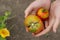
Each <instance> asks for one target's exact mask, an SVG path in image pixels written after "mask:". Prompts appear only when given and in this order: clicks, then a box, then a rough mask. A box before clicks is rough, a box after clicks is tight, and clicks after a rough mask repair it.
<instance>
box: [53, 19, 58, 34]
mask: <svg viewBox="0 0 60 40" xmlns="http://www.w3.org/2000/svg"><path fill="white" fill-rule="evenodd" d="M58 25H59V18H56V21H55V23H54V25H53V32H55V33H56V30H57V28H58Z"/></svg>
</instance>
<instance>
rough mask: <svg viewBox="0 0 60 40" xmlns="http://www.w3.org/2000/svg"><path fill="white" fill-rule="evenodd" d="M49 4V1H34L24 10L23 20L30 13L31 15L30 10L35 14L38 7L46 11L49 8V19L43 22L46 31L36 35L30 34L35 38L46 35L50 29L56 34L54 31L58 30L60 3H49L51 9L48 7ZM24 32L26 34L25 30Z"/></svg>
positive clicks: (57, 1) (57, 0)
mask: <svg viewBox="0 0 60 40" xmlns="http://www.w3.org/2000/svg"><path fill="white" fill-rule="evenodd" d="M47 1H48V2H47ZM50 3H51V0H36V1H34V2H32V3H31V4H30V5H29V6H28V7H27V9H26V10H25V18H26V17H27V16H28V15H29V14H30V13H32V10H33V11H34V13H36V10H37V9H38V8H40V7H43V8H45V9H47V10H49V8H50V16H49V19H48V20H47V21H45V27H46V29H45V30H43V31H42V32H40V33H38V34H34V33H32V35H33V36H35V37H38V36H42V35H44V34H46V33H48V32H49V31H50V30H51V29H52V28H53V32H55V33H56V29H57V28H58V25H59V22H60V21H59V20H60V1H59V0H56V1H54V2H53V3H51V7H50ZM35 4H36V5H35ZM26 31H27V32H28V30H27V28H26Z"/></svg>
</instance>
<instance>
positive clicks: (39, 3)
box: [25, 0, 51, 17]
mask: <svg viewBox="0 0 60 40" xmlns="http://www.w3.org/2000/svg"><path fill="white" fill-rule="evenodd" d="M50 2H51V1H50V0H36V1H34V2H32V3H31V4H30V5H29V6H28V7H27V9H26V10H25V17H27V16H28V15H29V14H31V13H32V11H34V12H36V11H37V10H38V9H39V8H40V7H43V8H45V9H47V10H49V8H50Z"/></svg>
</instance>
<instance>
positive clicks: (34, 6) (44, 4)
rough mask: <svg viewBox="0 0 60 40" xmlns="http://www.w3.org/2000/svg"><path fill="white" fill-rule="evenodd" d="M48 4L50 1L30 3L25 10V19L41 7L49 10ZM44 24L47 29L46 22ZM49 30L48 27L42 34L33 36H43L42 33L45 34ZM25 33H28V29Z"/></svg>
mask: <svg viewBox="0 0 60 40" xmlns="http://www.w3.org/2000/svg"><path fill="white" fill-rule="evenodd" d="M47 1H48V2H47ZM50 2H51V1H50V0H36V1H34V2H32V3H31V4H30V5H29V6H28V8H27V9H26V10H25V18H26V17H27V16H28V15H29V14H30V13H32V12H33V11H34V12H36V11H37V10H38V9H39V8H40V7H43V8H45V9H47V10H49V8H50ZM52 21H53V18H52ZM45 24H46V27H47V25H48V22H47V21H46V22H45ZM52 24H53V22H52ZM52 24H50V25H52ZM50 28H51V27H50V26H49V27H47V28H46V29H45V30H44V31H43V32H41V33H38V34H35V35H34V36H40V35H43V33H44V34H45V33H46V32H47V30H49V29H50ZM26 31H27V32H28V28H26ZM32 34H34V33H32Z"/></svg>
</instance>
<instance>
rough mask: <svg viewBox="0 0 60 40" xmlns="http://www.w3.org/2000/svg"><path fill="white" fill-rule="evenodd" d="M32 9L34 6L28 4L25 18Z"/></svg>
mask: <svg viewBox="0 0 60 40" xmlns="http://www.w3.org/2000/svg"><path fill="white" fill-rule="evenodd" d="M32 10H33V6H32V5H30V6H28V8H27V9H26V10H25V18H26V17H27V16H28V15H29V13H31V11H32Z"/></svg>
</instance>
